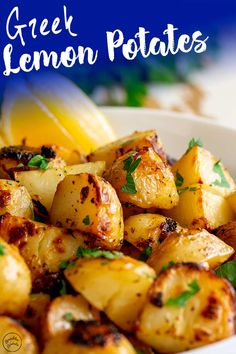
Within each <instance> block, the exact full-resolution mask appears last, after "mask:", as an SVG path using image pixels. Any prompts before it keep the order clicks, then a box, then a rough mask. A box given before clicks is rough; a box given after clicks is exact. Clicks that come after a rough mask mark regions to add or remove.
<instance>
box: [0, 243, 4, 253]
mask: <svg viewBox="0 0 236 354" xmlns="http://www.w3.org/2000/svg"><path fill="white" fill-rule="evenodd" d="M4 254H5V247H4V246H3V245H2V244H1V243H0V256H4Z"/></svg>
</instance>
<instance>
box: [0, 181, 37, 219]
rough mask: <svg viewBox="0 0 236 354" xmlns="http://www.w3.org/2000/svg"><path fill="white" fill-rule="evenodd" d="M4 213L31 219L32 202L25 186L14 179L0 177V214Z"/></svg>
mask: <svg viewBox="0 0 236 354" xmlns="http://www.w3.org/2000/svg"><path fill="white" fill-rule="evenodd" d="M5 213H9V214H11V215H15V216H24V217H26V218H29V219H33V215H34V213H33V203H32V200H31V197H30V195H29V193H28V191H27V189H26V188H25V187H23V186H21V185H20V184H19V183H17V182H15V181H10V180H7V179H0V215H3V214H5Z"/></svg>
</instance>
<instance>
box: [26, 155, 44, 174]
mask: <svg viewBox="0 0 236 354" xmlns="http://www.w3.org/2000/svg"><path fill="white" fill-rule="evenodd" d="M28 166H29V167H39V168H41V169H42V170H47V169H48V160H47V159H46V158H45V157H43V156H42V155H35V156H34V157H32V159H30V160H29V162H28Z"/></svg>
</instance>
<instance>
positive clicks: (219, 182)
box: [213, 160, 230, 188]
mask: <svg viewBox="0 0 236 354" xmlns="http://www.w3.org/2000/svg"><path fill="white" fill-rule="evenodd" d="M213 171H214V172H215V173H217V174H218V175H219V177H220V179H216V180H215V182H213V184H214V185H215V186H219V187H225V188H229V187H230V185H229V182H228V181H227V179H226V178H225V175H224V172H223V169H222V166H221V164H220V160H219V161H217V162H216V163H215V164H214V167H213Z"/></svg>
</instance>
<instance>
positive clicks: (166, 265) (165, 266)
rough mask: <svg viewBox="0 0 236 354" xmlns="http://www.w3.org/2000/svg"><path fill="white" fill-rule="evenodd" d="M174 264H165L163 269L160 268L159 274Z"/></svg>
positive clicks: (172, 262)
mask: <svg viewBox="0 0 236 354" xmlns="http://www.w3.org/2000/svg"><path fill="white" fill-rule="evenodd" d="M174 264H175V262H174V261H170V262H169V263H167V264H165V265H163V267H162V268H161V271H160V273H161V272H164V270H167V269H169V268H170V267H172V266H173V265H174Z"/></svg>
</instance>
